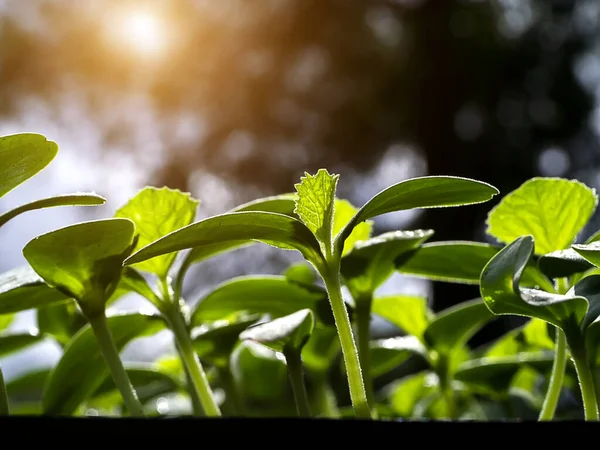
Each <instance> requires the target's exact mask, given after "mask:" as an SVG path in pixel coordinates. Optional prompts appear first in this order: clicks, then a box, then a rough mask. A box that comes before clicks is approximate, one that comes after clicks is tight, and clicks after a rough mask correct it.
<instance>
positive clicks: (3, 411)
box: [0, 368, 10, 416]
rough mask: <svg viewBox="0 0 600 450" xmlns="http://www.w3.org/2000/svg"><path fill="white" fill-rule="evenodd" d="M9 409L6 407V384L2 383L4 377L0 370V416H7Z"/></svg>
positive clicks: (0, 369)
mask: <svg viewBox="0 0 600 450" xmlns="http://www.w3.org/2000/svg"><path fill="white" fill-rule="evenodd" d="M9 414H10V408H9V407H8V393H7V392H6V384H5V383H4V375H2V368H0V416H8V415H9Z"/></svg>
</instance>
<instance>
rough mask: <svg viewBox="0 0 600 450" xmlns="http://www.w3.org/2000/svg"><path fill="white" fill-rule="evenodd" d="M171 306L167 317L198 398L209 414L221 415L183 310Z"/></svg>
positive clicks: (173, 305)
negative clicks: (195, 348) (195, 349)
mask: <svg viewBox="0 0 600 450" xmlns="http://www.w3.org/2000/svg"><path fill="white" fill-rule="evenodd" d="M170 306H172V307H173V308H171V309H170V310H169V313H168V316H167V317H168V320H169V323H170V325H171V330H172V331H173V334H174V336H175V342H176V345H177V347H178V348H179V349H180V353H181V358H182V359H183V363H184V364H185V366H186V368H187V370H188V371H189V374H190V378H191V380H192V385H193V387H194V390H195V393H196V395H198V398H200V402H201V403H202V408H203V409H204V412H205V413H206V415H207V416H209V417H215V416H220V415H221V411H220V409H219V406H218V405H217V402H216V400H215V398H214V396H213V393H212V390H211V388H210V384H209V383H208V378H207V377H206V373H205V372H204V369H203V368H202V364H201V363H200V360H199V359H198V356H197V355H196V352H195V351H194V347H193V345H192V339H191V338H190V334H189V332H188V329H187V326H186V324H185V320H184V318H183V315H182V314H181V310H180V309H179V308H178V305H176V304H171V305H170Z"/></svg>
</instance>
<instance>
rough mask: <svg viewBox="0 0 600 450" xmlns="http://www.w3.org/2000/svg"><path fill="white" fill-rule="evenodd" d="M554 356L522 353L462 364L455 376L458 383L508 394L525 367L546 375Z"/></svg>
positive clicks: (549, 353) (493, 392) (550, 354)
mask: <svg viewBox="0 0 600 450" xmlns="http://www.w3.org/2000/svg"><path fill="white" fill-rule="evenodd" d="M553 360H554V356H553V355H552V353H551V352H548V353H537V352H536V353H520V354H518V355H511V356H504V357H486V358H479V359H473V360H471V361H466V362H464V363H462V364H461V365H460V366H459V367H458V369H457V371H456V372H455V374H454V378H455V379H456V380H458V381H462V382H464V383H468V384H470V385H473V386H476V387H479V388H483V389H484V390H485V391H487V392H486V393H487V394H488V395H489V394H504V395H506V394H508V390H509V388H510V387H511V383H512V380H513V378H514V377H515V375H516V374H517V372H518V371H519V370H520V369H522V368H523V367H525V366H528V367H532V368H534V369H535V370H537V371H539V372H541V373H543V374H546V373H548V372H550V370H551V369H552V362H553Z"/></svg>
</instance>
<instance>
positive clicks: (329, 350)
mask: <svg viewBox="0 0 600 450" xmlns="http://www.w3.org/2000/svg"><path fill="white" fill-rule="evenodd" d="M340 350H341V347H340V339H339V337H338V335H337V330H336V328H335V327H329V326H320V325H319V323H317V325H316V326H315V329H314V330H313V333H312V335H311V336H310V339H309V340H308V342H307V343H306V345H305V346H304V349H303V350H302V362H303V364H304V367H305V368H306V371H307V372H309V373H311V374H312V375H314V376H316V377H318V376H324V375H325V374H326V373H327V372H328V370H329V369H330V368H331V366H332V365H333V362H334V360H335V358H336V357H337V356H338V355H339V354H340Z"/></svg>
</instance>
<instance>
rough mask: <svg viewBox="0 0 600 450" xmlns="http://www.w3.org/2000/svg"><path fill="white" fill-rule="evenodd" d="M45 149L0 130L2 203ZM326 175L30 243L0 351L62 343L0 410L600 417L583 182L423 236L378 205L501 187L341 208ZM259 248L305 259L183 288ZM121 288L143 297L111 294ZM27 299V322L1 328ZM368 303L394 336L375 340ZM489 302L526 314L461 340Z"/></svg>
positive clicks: (492, 309)
mask: <svg viewBox="0 0 600 450" xmlns="http://www.w3.org/2000/svg"><path fill="white" fill-rule="evenodd" d="M57 153H58V147H57V145H56V143H54V142H51V141H48V140H47V139H46V138H45V137H44V136H42V135H39V134H26V133H23V134H16V135H10V136H4V137H1V138H0V197H2V196H4V195H5V194H7V193H8V192H10V191H12V190H13V189H15V188H17V187H18V186H19V185H21V184H22V183H24V182H25V181H26V180H28V179H29V178H31V177H33V176H35V175H36V174H37V173H38V172H40V171H41V170H43V169H44V168H45V167H46V166H47V165H48V164H49V163H50V162H51V161H52V160H53V159H54V157H55V156H56V155H57ZM338 178H339V177H338V175H331V174H329V173H328V172H327V171H326V170H324V169H321V170H319V171H318V172H317V173H316V174H312V175H311V174H308V173H307V174H305V176H304V177H302V178H301V180H300V182H299V183H298V184H296V185H295V190H294V191H293V192H289V193H286V194H282V195H278V196H273V197H268V198H262V199H257V200H255V201H253V202H250V203H246V204H243V205H240V206H238V207H236V208H234V209H233V210H231V211H228V212H226V213H223V214H219V215H216V216H212V217H209V218H206V219H203V220H196V212H197V209H198V207H199V205H200V201H199V200H197V199H195V198H193V197H192V196H191V195H189V194H186V193H182V192H180V191H178V190H173V189H169V188H166V187H163V188H160V189H159V188H155V187H146V188H144V189H141V190H140V191H139V192H138V193H137V194H136V195H135V196H134V197H133V198H131V199H130V200H129V201H128V202H127V203H126V204H124V205H122V206H121V207H120V208H119V209H117V211H116V213H115V215H114V216H113V217H110V218H105V219H101V220H94V221H87V222H81V223H75V224H73V225H70V226H67V227H64V228H60V229H56V230H51V231H48V232H47V233H45V234H42V235H39V236H36V237H35V238H33V239H32V240H31V241H29V242H28V243H27V244H26V245H25V247H24V248H23V255H24V257H25V259H26V261H27V264H26V265H24V266H23V267H18V268H16V269H13V270H10V271H8V272H6V273H3V274H0V357H4V356H6V355H9V354H14V353H15V352H18V351H21V350H23V349H25V348H27V347H28V346H31V345H33V344H35V343H38V342H40V341H42V340H46V339H51V340H53V341H54V342H56V343H57V344H58V345H60V346H61V347H62V349H63V353H62V356H61V358H60V360H59V361H58V363H57V364H56V365H55V366H54V367H52V368H51V369H49V370H48V369H44V370H35V371H32V372H30V373H25V374H24V375H22V376H19V377H17V378H15V379H12V380H10V381H8V382H5V381H4V380H3V378H2V376H1V371H0V414H3V415H6V414H14V415H23V414H33V415H66V416H82V415H86V414H91V412H94V414H100V415H106V416H117V417H119V416H138V417H142V416H146V417H149V416H161V415H189V414H193V415H195V416H209V417H210V416H213V417H214V416H245V417H251V416H253V417H275V416H302V417H323V418H341V417H358V418H364V419H374V420H395V419H450V420H495V419H505V418H508V419H511V418H512V419H539V420H552V419H564V418H585V419H586V420H598V418H599V413H598V411H599V409H598V398H599V397H598V396H597V395H596V391H597V389H598V383H599V382H600V381H599V380H600V378H599V375H600V368H599V367H598V362H599V361H600V353H599V351H598V350H599V349H600V346H598V345H597V343H598V342H599V341H600V333H599V331H600V327H599V326H597V325H596V324H597V323H598V322H600V319H599V317H600V269H598V267H600V233H598V234H595V235H593V236H592V237H591V238H589V239H588V240H586V241H585V242H580V241H578V237H579V235H580V234H581V232H582V230H583V229H584V227H585V226H586V225H587V224H588V221H589V220H590V218H591V216H592V214H593V213H594V211H595V209H596V207H597V203H598V198H597V195H596V192H595V190H593V189H590V188H589V187H587V186H585V185H584V184H582V183H580V182H578V181H571V180H565V179H560V178H534V179H531V180H528V181H527V182H525V183H524V184H523V185H521V186H520V187H519V188H518V189H516V190H515V191H513V192H511V193H509V194H507V195H506V196H504V197H503V198H502V199H501V201H500V202H499V203H498V204H497V205H496V206H495V207H494V208H492V209H491V210H490V212H489V214H488V220H487V233H488V234H489V235H490V236H491V237H493V238H494V240H495V241H496V242H498V244H497V245H493V244H488V243H483V242H471V241H437V242H436V241H433V240H432V237H433V236H434V230H397V231H393V232H387V233H384V234H380V235H373V225H374V219H376V218H377V217H378V216H380V215H383V214H387V213H391V212H395V211H402V210H410V209H417V208H442V207H459V206H464V207H468V205H473V204H477V203H483V202H487V201H489V200H491V199H492V198H494V197H495V196H497V195H498V194H499V191H498V190H497V189H496V188H494V187H493V186H490V185H489V184H487V183H484V182H481V181H476V180H470V179H466V178H460V177H453V176H429V177H420V178H413V179H409V180H404V181H401V182H399V183H397V184H395V185H393V186H390V187H388V188H387V189H384V190H383V191H381V192H379V193H378V194H377V195H375V196H374V197H373V198H371V199H370V200H369V201H368V202H366V203H365V204H364V205H362V206H360V207H355V206H354V205H352V204H350V203H349V202H348V201H346V200H343V199H339V198H337V197H336V189H337V183H338ZM105 202H106V200H105V199H104V198H103V197H101V196H99V195H96V194H89V193H76V194H69V195H61V196H56V197H51V198H46V199H42V200H37V201H34V202H32V203H28V204H25V205H22V206H20V207H18V208H16V209H13V210H11V211H8V212H6V213H4V214H3V215H1V216H0V226H2V225H4V224H5V223H7V222H8V221H9V220H12V219H14V218H15V217H17V216H19V215H21V214H24V213H29V212H31V211H34V210H36V209H40V208H48V207H58V206H94V205H96V206H97V205H102V204H104V203H105ZM32 214H35V213H32ZM259 244H267V245H270V246H273V247H276V248H279V249H281V250H282V251H284V250H285V251H293V252H297V253H298V254H299V255H301V256H302V258H303V262H302V263H297V264H293V265H291V266H290V267H289V268H287V270H286V271H285V272H283V273H282V274H280V275H250V276H241V277H236V278H233V279H230V280H227V281H225V282H222V283H221V284H219V285H217V286H216V287H213V288H212V289H210V290H209V291H208V292H207V293H205V294H204V295H202V298H199V299H184V298H183V297H182V292H183V291H182V287H183V284H184V281H185V280H186V277H187V276H188V274H189V273H190V272H189V271H190V268H192V267H193V266H194V265H196V264H198V263H200V262H202V261H206V260H207V259H209V258H212V257H216V256H217V255H221V254H223V253H225V252H233V251H235V250H237V249H240V248H242V247H248V246H253V245H259ZM0 248H1V246H0ZM394 273H401V274H403V275H406V276H413V277H419V278H425V279H429V280H438V281H445V282H450V283H466V284H472V285H478V286H479V290H480V294H481V296H480V297H479V298H474V299H465V301H464V302H462V303H460V304H459V305H457V306H454V307H452V308H449V309H447V310H445V311H441V312H439V313H434V312H433V311H432V310H431V309H430V307H429V305H428V301H427V299H426V298H423V297H419V296H410V295H401V294H398V295H379V294H378V288H379V287H380V286H381V285H382V284H383V283H384V282H386V280H388V279H389V277H390V276H392V275H393V274H394ZM130 293H135V294H137V295H139V296H141V297H142V298H144V299H145V300H147V301H148V302H149V304H150V305H152V306H153V308H152V309H151V311H150V312H147V311H146V310H136V311H123V310H121V309H120V308H117V307H116V306H115V305H116V304H115V302H116V301H117V300H118V299H120V298H121V297H122V296H124V295H126V294H130ZM186 300H192V302H188V301H186ZM190 304H191V305H194V306H193V307H190V306H189V305H190ZM26 310H35V312H36V314H37V330H35V332H30V333H15V332H13V331H11V327H10V325H11V323H12V321H13V319H14V317H15V314H16V313H18V312H21V311H26ZM374 315H376V316H379V317H380V318H382V319H385V320H386V321H388V322H389V323H390V324H393V325H394V326H396V327H397V329H398V333H397V334H398V335H397V336H396V337H391V338H388V339H380V340H376V339H372V338H371V334H370V330H369V329H370V322H371V318H372V317H373V316H374ZM499 315H513V316H521V317H522V318H523V323H524V324H523V325H522V326H520V327H519V328H516V329H513V330H510V331H509V332H507V333H506V334H505V335H503V336H501V337H500V338H498V339H497V340H496V341H494V342H491V343H488V344H486V345H485V346H483V347H478V348H472V347H471V346H470V345H469V341H470V338H471V337H472V336H473V335H474V334H475V333H476V332H477V331H478V330H480V329H481V328H483V327H484V326H485V325H486V324H488V323H489V322H490V321H492V320H493V319H494V318H496V317H497V316H499ZM163 331H166V332H167V333H170V336H172V339H173V343H174V347H175V349H176V350H177V352H176V355H175V356H168V357H165V358H161V359H159V360H157V361H155V362H154V363H152V364H139V363H136V364H132V363H130V362H124V361H123V360H122V357H121V353H122V351H123V349H124V348H126V347H127V346H128V345H129V344H130V343H132V342H134V341H136V340H138V339H141V338H145V337H150V336H153V335H155V334H157V333H159V332H163Z"/></svg>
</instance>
